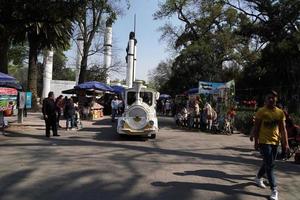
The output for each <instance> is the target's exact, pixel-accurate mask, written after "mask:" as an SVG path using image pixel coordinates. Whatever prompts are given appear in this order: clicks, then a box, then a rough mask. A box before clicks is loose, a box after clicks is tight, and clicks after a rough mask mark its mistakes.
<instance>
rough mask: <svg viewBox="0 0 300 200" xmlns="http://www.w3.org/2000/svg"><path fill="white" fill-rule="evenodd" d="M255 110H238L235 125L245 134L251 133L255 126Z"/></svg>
mask: <svg viewBox="0 0 300 200" xmlns="http://www.w3.org/2000/svg"><path fill="white" fill-rule="evenodd" d="M254 115H255V113H254V112H251V111H237V113H236V116H235V120H234V125H235V127H236V129H237V130H238V131H241V132H242V133H244V134H247V135H248V134H250V131H251V129H252V127H253V125H254V124H253V116H254Z"/></svg>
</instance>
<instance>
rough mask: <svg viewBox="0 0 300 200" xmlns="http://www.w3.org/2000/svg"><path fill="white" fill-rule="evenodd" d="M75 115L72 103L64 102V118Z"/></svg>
mask: <svg viewBox="0 0 300 200" xmlns="http://www.w3.org/2000/svg"><path fill="white" fill-rule="evenodd" d="M74 115H75V107H74V103H73V102H72V101H70V100H68V101H67V102H66V105H65V110H64V117H65V118H70V117H72V116H74Z"/></svg>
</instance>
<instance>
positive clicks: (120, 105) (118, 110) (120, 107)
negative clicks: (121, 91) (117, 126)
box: [111, 96, 124, 122]
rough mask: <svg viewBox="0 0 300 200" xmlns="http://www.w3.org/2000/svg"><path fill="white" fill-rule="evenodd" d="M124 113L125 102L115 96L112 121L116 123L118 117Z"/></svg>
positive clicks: (112, 103)
mask: <svg viewBox="0 0 300 200" xmlns="http://www.w3.org/2000/svg"><path fill="white" fill-rule="evenodd" d="M123 112H124V102H123V100H122V99H119V98H118V96H114V98H113V99H112V101H111V115H112V118H111V121H112V122H114V121H115V118H116V116H118V115H121V114H122V113H123Z"/></svg>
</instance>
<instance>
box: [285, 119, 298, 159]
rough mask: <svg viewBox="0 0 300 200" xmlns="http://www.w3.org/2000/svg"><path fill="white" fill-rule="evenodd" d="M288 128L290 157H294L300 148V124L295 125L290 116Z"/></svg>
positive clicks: (287, 122)
mask: <svg viewBox="0 0 300 200" xmlns="http://www.w3.org/2000/svg"><path fill="white" fill-rule="evenodd" d="M286 130H287V134H288V143H289V146H290V153H289V155H287V157H288V158H290V157H292V156H293V155H294V154H295V153H296V152H297V151H298V150H299V148H300V126H299V125H295V124H294V122H293V121H292V119H291V118H290V117H287V118H286Z"/></svg>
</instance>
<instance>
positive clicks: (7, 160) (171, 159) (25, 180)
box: [0, 113, 300, 200]
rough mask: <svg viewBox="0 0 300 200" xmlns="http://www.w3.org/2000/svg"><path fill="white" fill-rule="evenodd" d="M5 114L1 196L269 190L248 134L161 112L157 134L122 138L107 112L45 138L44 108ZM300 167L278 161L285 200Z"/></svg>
mask: <svg viewBox="0 0 300 200" xmlns="http://www.w3.org/2000/svg"><path fill="white" fill-rule="evenodd" d="M7 119H8V121H10V127H9V128H8V129H7V136H1V135H0V199H1V200H16V199H18V200H35V199H37V200H39V199H43V200H58V199H59V200H60V199H61V200H65V199H68V200H69V199H70V200H82V199H85V200H95V199H101V200H120V199H122V200H141V199H143V200H157V199H161V200H169V199H170V200H199V199H201V200H202V199H203V200H265V199H267V197H268V195H269V193H270V191H269V190H268V189H265V190H264V189H261V188H257V187H256V186H255V185H254V184H253V174H254V173H255V171H256V170H257V168H258V165H259V163H260V158H257V157H255V156H254V154H255V152H254V151H253V150H252V144H251V143H250V142H249V139H248V138H247V137H245V136H244V135H242V134H234V135H232V136H225V135H211V134H206V133H203V132H197V131H190V130H187V129H177V128H176V127H175V126H174V122H173V120H172V119H171V118H161V119H160V127H161V130H160V132H159V134H158V136H157V139H155V140H142V139H140V138H130V139H128V138H125V139H124V138H120V137H118V135H117V134H116V133H115V128H114V124H111V122H110V118H109V117H104V118H102V119H101V120H99V121H84V122H83V126H84V128H83V129H82V130H80V131H65V130H64V129H61V130H60V131H59V134H61V137H51V138H46V137H45V135H44V131H45V127H44V121H43V120H42V118H41V114H40V113H29V114H28V117H27V118H24V123H23V124H17V123H16V120H17V118H16V117H11V118H7ZM64 122H65V121H64V120H63V121H62V123H61V125H64ZM299 172H300V165H296V164H293V162H292V161H287V162H286V161H279V162H278V163H277V169H276V175H277V177H278V180H279V190H280V199H281V200H299V196H300V190H299V185H300V173H299Z"/></svg>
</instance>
